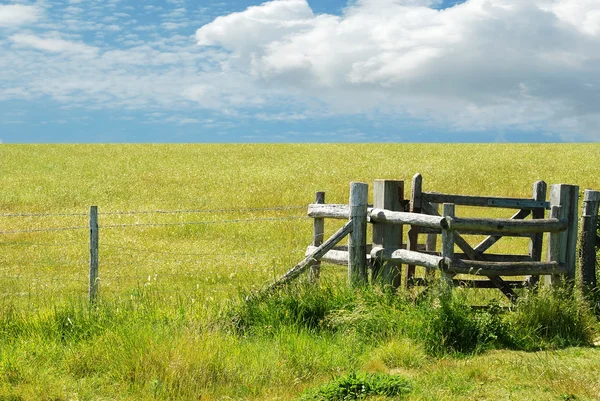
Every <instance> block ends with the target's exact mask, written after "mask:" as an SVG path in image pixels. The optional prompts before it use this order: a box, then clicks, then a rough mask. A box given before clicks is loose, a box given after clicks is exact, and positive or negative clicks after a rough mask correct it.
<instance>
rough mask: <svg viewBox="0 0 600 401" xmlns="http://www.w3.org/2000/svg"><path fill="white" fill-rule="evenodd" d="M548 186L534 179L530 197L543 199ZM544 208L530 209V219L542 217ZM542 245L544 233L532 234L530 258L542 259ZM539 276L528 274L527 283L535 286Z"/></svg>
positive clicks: (544, 211) (537, 199)
mask: <svg viewBox="0 0 600 401" xmlns="http://www.w3.org/2000/svg"><path fill="white" fill-rule="evenodd" d="M547 188H548V186H547V185H546V183H545V182H544V181H536V182H535V183H534V184H533V195H532V199H533V200H536V201H545V200H546V192H547ZM545 213H546V210H545V209H543V208H538V209H533V210H532V211H531V218H532V219H543V218H544V215H545ZM543 245H544V234H543V233H539V234H534V235H533V236H532V237H531V241H530V242H529V256H530V257H531V260H533V261H537V262H540V261H541V260H542V247H543ZM539 281H540V276H528V277H527V284H528V285H531V286H535V285H537V284H538V283H539Z"/></svg>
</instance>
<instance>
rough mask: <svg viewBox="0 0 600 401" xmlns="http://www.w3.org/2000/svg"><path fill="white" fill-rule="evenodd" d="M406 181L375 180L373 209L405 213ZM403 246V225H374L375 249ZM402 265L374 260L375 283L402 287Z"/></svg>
mask: <svg viewBox="0 0 600 401" xmlns="http://www.w3.org/2000/svg"><path fill="white" fill-rule="evenodd" d="M403 201H404V181H391V180H375V182H374V185H373V208H377V209H385V210H391V211H398V212H404V204H403ZM401 246H402V225H401V224H385V223H383V224H382V223H373V247H374V248H375V247H381V248H384V249H385V248H391V249H399V248H400V247H401ZM401 272H402V265H401V264H400V263H397V262H393V261H382V260H374V263H373V281H374V282H375V281H379V282H381V284H383V285H391V286H392V287H393V288H398V287H400V281H401Z"/></svg>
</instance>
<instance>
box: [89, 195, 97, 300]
mask: <svg viewBox="0 0 600 401" xmlns="http://www.w3.org/2000/svg"><path fill="white" fill-rule="evenodd" d="M98 237H99V235H98V206H91V207H90V285H89V296H90V302H91V303H94V302H96V298H97V297H98V239H99V238H98Z"/></svg>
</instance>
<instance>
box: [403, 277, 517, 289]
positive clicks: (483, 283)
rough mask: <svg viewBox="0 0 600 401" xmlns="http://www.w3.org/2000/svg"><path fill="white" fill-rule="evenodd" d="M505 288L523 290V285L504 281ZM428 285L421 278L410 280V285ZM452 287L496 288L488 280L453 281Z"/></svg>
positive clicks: (427, 281) (426, 280) (425, 280)
mask: <svg viewBox="0 0 600 401" xmlns="http://www.w3.org/2000/svg"><path fill="white" fill-rule="evenodd" d="M504 282H505V283H506V285H507V286H509V287H510V288H523V287H525V284H524V283H523V282H522V281H521V280H519V281H514V280H513V281H504ZM429 284H430V281H429V280H428V279H426V278H422V277H413V279H412V280H411V285H416V286H427V285H429ZM452 285H453V286H455V287H467V288H490V289H491V288H496V286H495V285H494V283H492V282H491V281H490V280H464V279H453V280H452Z"/></svg>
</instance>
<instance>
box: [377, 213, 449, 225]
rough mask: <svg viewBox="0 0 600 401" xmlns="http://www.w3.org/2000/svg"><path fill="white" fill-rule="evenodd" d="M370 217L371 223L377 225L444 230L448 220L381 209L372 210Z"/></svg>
mask: <svg viewBox="0 0 600 401" xmlns="http://www.w3.org/2000/svg"><path fill="white" fill-rule="evenodd" d="M369 215H370V216H371V221H372V222H376V223H388V224H410V225H415V226H419V227H430V228H443V227H445V224H446V220H445V219H443V218H441V217H436V216H430V215H427V214H420V213H408V212H393V211H390V210H383V209H379V208H374V209H373V210H371V212H370V213H369Z"/></svg>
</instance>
